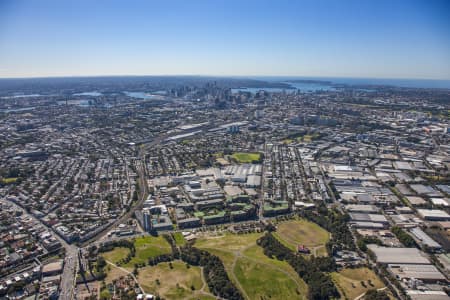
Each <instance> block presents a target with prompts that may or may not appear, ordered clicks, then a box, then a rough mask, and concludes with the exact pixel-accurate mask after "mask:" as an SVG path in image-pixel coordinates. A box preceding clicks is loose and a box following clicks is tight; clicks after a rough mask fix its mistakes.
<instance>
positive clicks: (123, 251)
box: [101, 247, 130, 264]
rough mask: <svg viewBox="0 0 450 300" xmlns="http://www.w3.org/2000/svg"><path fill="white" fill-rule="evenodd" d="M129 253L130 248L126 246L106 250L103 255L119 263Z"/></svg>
mask: <svg viewBox="0 0 450 300" xmlns="http://www.w3.org/2000/svg"><path fill="white" fill-rule="evenodd" d="M128 253H130V249H128V248H125V247H116V248H114V249H113V250H111V251H108V252H104V253H102V254H101V255H102V256H103V257H104V258H105V259H106V260H108V261H110V262H112V263H114V264H117V263H118V262H119V261H120V260H122V259H124V258H125V257H127V255H128Z"/></svg>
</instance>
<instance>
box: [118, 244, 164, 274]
mask: <svg viewBox="0 0 450 300" xmlns="http://www.w3.org/2000/svg"><path fill="white" fill-rule="evenodd" d="M134 246H135V247H136V255H135V256H134V257H133V258H132V259H131V260H130V261H129V262H128V263H127V264H125V265H124V267H126V268H127V269H130V268H134V264H136V263H145V264H147V263H148V259H149V258H150V257H155V256H158V255H161V254H169V253H171V252H172V250H171V248H170V245H169V243H168V242H167V241H166V240H165V239H164V238H163V237H162V236H157V237H154V236H144V237H139V238H136V240H135V241H134Z"/></svg>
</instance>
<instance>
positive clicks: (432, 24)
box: [0, 1, 450, 80]
mask: <svg viewBox="0 0 450 300" xmlns="http://www.w3.org/2000/svg"><path fill="white" fill-rule="evenodd" d="M448 15H449V5H448V3H446V2H445V1H433V2H432V3H426V2H425V1H396V2H395V3H390V2H389V1H377V2H361V1H346V2H345V5H343V4H342V2H340V1H314V2H313V1H302V2H297V3H289V2H288V1H280V2H278V1H277V2H276V3H275V2H272V1H245V2H242V3H241V2H236V1H196V2H189V3H185V2H182V1H167V2H166V1H165V2H160V1H155V2H145V1H132V2H131V3H128V2H127V3H124V2H119V1H108V2H106V1H98V2H95V3H92V2H88V1H77V2H65V1H62V2H60V1H58V2H56V1H27V2H25V1H3V2H2V3H1V4H0V19H1V21H0V78H12V77H59V76H123V75H213V76H305V77H358V78H359V77H360V78H420V79H443V80H449V79H450V30H449V28H450V26H448V25H450V24H449V22H450V21H449V18H448Z"/></svg>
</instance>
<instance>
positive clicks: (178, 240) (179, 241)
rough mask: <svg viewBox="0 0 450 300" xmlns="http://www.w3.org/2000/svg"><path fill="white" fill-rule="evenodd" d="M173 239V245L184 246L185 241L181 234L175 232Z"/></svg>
mask: <svg viewBox="0 0 450 300" xmlns="http://www.w3.org/2000/svg"><path fill="white" fill-rule="evenodd" d="M173 238H174V239H175V244H176V245H177V246H184V244H186V240H185V239H184V236H183V234H182V233H181V232H175V233H174V234H173Z"/></svg>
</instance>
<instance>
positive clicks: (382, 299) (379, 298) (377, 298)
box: [364, 289, 389, 300]
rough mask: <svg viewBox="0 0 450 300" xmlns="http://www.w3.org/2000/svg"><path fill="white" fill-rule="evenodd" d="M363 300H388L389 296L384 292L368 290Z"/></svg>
mask: <svg viewBox="0 0 450 300" xmlns="http://www.w3.org/2000/svg"><path fill="white" fill-rule="evenodd" d="M364 299H365V300H389V296H388V294H387V293H386V292H385V291H377V290H375V289H370V290H368V291H367V293H366V294H365V295H364Z"/></svg>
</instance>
